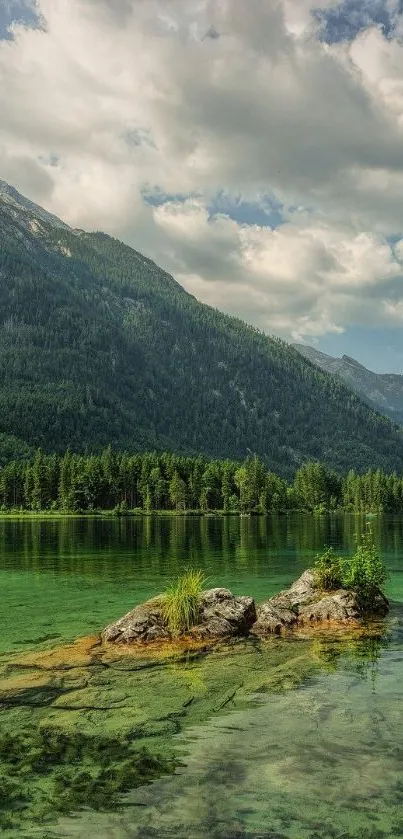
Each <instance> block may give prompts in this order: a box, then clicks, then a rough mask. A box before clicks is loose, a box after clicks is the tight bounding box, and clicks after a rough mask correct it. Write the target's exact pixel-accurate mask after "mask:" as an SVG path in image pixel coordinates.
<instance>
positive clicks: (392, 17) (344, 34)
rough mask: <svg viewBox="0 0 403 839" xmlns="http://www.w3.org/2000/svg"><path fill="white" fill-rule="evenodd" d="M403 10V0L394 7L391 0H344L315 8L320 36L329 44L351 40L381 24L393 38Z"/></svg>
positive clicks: (397, 0)
mask: <svg viewBox="0 0 403 839" xmlns="http://www.w3.org/2000/svg"><path fill="white" fill-rule="evenodd" d="M402 13H403V0H396V2H395V4H394V6H393V7H392V6H391V4H390V3H388V1H387V0H342V2H341V3H339V4H338V5H337V6H332V7H331V8H329V9H315V10H314V11H313V12H312V14H313V17H314V18H315V20H316V22H317V24H318V38H319V39H320V40H321V41H325V42H326V43H328V44H334V43H337V42H339V41H351V40H353V38H355V37H356V36H357V35H358V34H359V33H360V32H362V31H363V30H364V29H368V27H370V26H374V25H375V26H379V27H380V28H381V30H382V32H383V34H384V35H385V37H387V38H390V37H393V32H394V30H395V27H396V23H397V19H398V18H399V16H401V15H402Z"/></svg>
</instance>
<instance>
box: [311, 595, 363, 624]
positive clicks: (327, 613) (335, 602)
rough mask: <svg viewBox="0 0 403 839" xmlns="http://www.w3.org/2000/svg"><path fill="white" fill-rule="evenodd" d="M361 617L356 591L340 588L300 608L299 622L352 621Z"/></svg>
mask: <svg viewBox="0 0 403 839" xmlns="http://www.w3.org/2000/svg"><path fill="white" fill-rule="evenodd" d="M360 617H361V612H360V607H359V604H358V600H357V596H356V594H355V592H354V591H347V590H345V589H339V590H338V591H329V592H328V593H327V594H325V595H323V596H321V597H320V598H319V600H318V599H317V598H316V600H314V601H313V602H311V603H305V604H303V605H302V606H300V608H299V610H298V623H299V624H304V623H306V622H312V621H322V622H323V621H350V620H358V619H359V618H360Z"/></svg>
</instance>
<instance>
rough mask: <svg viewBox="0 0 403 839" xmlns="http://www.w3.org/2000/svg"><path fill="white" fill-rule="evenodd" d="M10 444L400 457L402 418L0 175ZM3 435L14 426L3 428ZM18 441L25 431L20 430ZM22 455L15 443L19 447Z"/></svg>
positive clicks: (3, 420)
mask: <svg viewBox="0 0 403 839" xmlns="http://www.w3.org/2000/svg"><path fill="white" fill-rule="evenodd" d="M0 313H1V315H0V433H1V434H2V435H3V436H0V456H1V457H2V458H3V460H4V459H5V457H9V454H8V453H7V448H10V446H14V448H15V446H16V445H19V446H20V453H21V455H22V456H23V455H25V453H26V447H27V445H29V446H30V447H37V446H41V447H43V448H44V449H45V450H47V451H62V450H64V449H66V447H67V446H70V448H71V449H72V450H76V451H83V450H87V451H98V450H99V449H100V448H101V447H103V446H105V445H106V444H108V443H111V444H112V445H113V446H115V447H116V448H120V449H127V450H129V451H138V450H144V449H150V448H155V449H159V450H161V449H171V450H174V451H177V452H181V453H189V454H192V453H198V452H201V453H204V454H206V455H210V456H214V457H230V458H243V457H244V456H245V455H247V454H248V452H255V453H257V454H259V455H260V456H261V457H263V459H264V461H265V463H266V465H267V467H268V468H272V469H274V470H276V471H278V472H280V473H282V474H291V473H292V472H294V471H295V468H296V467H297V466H298V465H299V464H300V463H301V462H303V461H304V460H307V459H319V460H322V461H323V462H325V463H327V464H328V465H330V466H332V467H334V468H336V469H339V470H344V469H347V468H349V467H355V468H357V469H367V468H369V467H371V468H374V467H376V466H381V467H384V468H385V469H387V470H393V469H394V468H396V469H399V470H401V469H403V431H402V430H400V429H398V428H396V427H394V426H392V424H390V423H389V422H388V421H387V420H386V419H384V418H383V417H381V416H379V415H377V414H376V413H374V412H373V411H371V410H370V409H369V408H368V407H367V406H366V405H364V404H363V403H362V402H361V401H360V400H359V399H358V398H357V397H356V396H355V395H354V394H353V393H352V392H351V391H350V390H348V389H347V388H346V387H345V386H344V385H343V384H342V383H341V382H339V381H337V380H336V379H334V378H332V377H329V376H327V375H326V374H325V373H323V372H321V371H320V370H319V369H317V368H315V367H313V366H312V365H311V364H310V363H309V362H308V361H306V360H305V359H304V358H302V357H301V355H300V354H299V353H298V352H297V351H296V350H295V349H293V348H292V347H290V346H288V345H286V344H284V343H283V342H281V341H279V340H278V339H272V338H268V337H266V336H265V335H263V334H261V333H259V332H258V331H257V330H256V329H254V328H253V327H250V326H247V325H246V324H244V323H242V322H241V321H239V320H236V319H234V318H231V317H228V316H226V315H224V314H221V313H220V312H218V311H216V310H213V309H211V308H209V307H208V306H204V305H202V304H200V303H199V302H197V301H196V300H195V299H194V298H193V297H192V296H191V295H189V294H187V293H186V292H185V291H184V289H182V288H181V287H180V286H179V285H178V284H177V283H176V282H175V280H174V279H173V278H172V277H170V276H169V275H168V274H167V273H165V272H164V271H163V270H161V269H160V268H158V267H157V266H156V265H155V264H154V263H153V262H151V261H150V260H149V259H147V258H145V257H144V256H142V255H141V254H139V253H137V252H136V251H134V250H132V249H131V248H129V247H127V246H125V245H123V244H121V243H120V242H118V241H116V240H114V239H112V238H111V237H109V236H106V235H105V234H102V233H85V232H83V231H79V230H72V229H70V228H68V227H67V226H64V225H63V223H62V222H60V221H59V220H58V219H55V218H54V217H53V216H51V215H49V214H47V213H46V212H45V211H44V210H41V208H36V207H35V205H32V204H31V203H30V202H28V201H27V199H24V198H22V197H21V196H18V193H16V192H15V191H14V190H12V188H9V187H7V186H6V185H4V184H3V185H2V188H0ZM4 435H6V436H4ZM15 438H17V439H15ZM13 455H15V452H13Z"/></svg>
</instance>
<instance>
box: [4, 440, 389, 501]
mask: <svg viewBox="0 0 403 839" xmlns="http://www.w3.org/2000/svg"><path fill="white" fill-rule="evenodd" d="M319 478H320V488H319V489H318V481H319ZM379 499H381V503H380V501H379ZM318 502H319V503H318ZM0 509H1V510H3V511H8V510H29V511H34V512H40V511H47V510H51V511H52V510H53V511H57V510H61V511H66V512H68V511H69V512H76V513H77V512H93V511H96V510H110V511H113V512H114V514H115V515H116V516H127V515H129V514H130V513H131V512H132V511H133V510H137V511H141V510H144V511H147V512H150V511H152V510H167V511H171V510H172V511H175V512H178V513H181V512H183V513H184V512H185V511H186V510H195V511H201V512H206V511H208V510H223V511H224V512H226V513H231V512H237V511H238V512H239V511H240V512H247V513H249V512H256V513H271V512H285V511H288V510H303V511H307V512H314V513H322V512H327V511H329V510H330V511H333V510H337V509H340V510H352V509H353V510H357V511H364V512H370V511H372V510H374V509H375V510H378V511H381V510H384V511H387V512H393V513H401V512H403V478H401V477H398V476H397V475H396V474H393V475H386V474H384V473H383V472H381V471H380V470H377V471H376V472H367V473H366V474H365V475H357V474H356V473H355V472H349V473H348V475H347V478H340V477H338V476H337V475H336V474H335V473H334V472H333V471H332V470H329V469H327V468H326V467H325V466H324V465H323V464H318V463H312V464H311V463H306V464H304V466H303V467H301V468H300V469H298V471H297V473H296V476H295V479H294V482H293V483H292V484H291V485H289V484H287V481H285V480H284V479H283V478H281V477H279V476H278V475H275V474H274V473H273V472H271V471H267V469H266V467H265V465H264V463H263V461H261V460H260V459H259V458H258V457H256V455H255V456H254V457H250V456H249V457H247V458H246V460H245V461H244V462H243V463H236V462H234V461H231V460H208V459H207V458H205V457H203V456H201V455H199V456H198V457H183V456H180V455H177V454H173V453H169V452H163V453H159V452H144V453H142V454H129V453H128V452H118V451H114V450H113V449H112V448H111V447H110V446H108V448H107V449H105V450H104V451H103V452H101V453H100V454H99V455H79V454H72V453H71V452H70V451H67V452H65V454H63V455H62V456H59V455H56V454H53V455H46V454H45V453H44V452H43V451H42V450H41V449H38V451H37V452H36V453H35V454H34V457H33V458H32V459H31V460H28V461H24V460H12V461H10V462H9V463H7V464H5V465H3V467H1V466H0Z"/></svg>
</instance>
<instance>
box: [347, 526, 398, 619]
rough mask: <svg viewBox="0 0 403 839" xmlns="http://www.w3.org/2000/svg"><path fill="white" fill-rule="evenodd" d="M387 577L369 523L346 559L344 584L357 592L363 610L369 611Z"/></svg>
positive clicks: (381, 590)
mask: <svg viewBox="0 0 403 839" xmlns="http://www.w3.org/2000/svg"><path fill="white" fill-rule="evenodd" d="M387 578H388V574H387V570H386V566H385V563H384V562H383V560H382V558H381V556H380V555H379V551H378V550H377V547H376V545H375V540H374V535H373V532H372V528H371V525H369V524H368V525H367V528H366V530H365V531H364V533H363V534H362V535H361V537H360V538H359V539H358V540H357V547H356V551H355V553H354V555H353V556H352V557H351V558H350V559H349V560H348V562H347V563H346V565H345V571H344V579H343V582H344V585H345V586H346V588H352V589H354V590H355V591H356V592H357V596H358V600H359V603H360V606H361V609H362V611H363V612H371V610H372V608H373V607H374V606H375V604H376V602H377V599H378V597H379V593H380V592H383V587H384V585H385V583H386V580H387Z"/></svg>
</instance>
